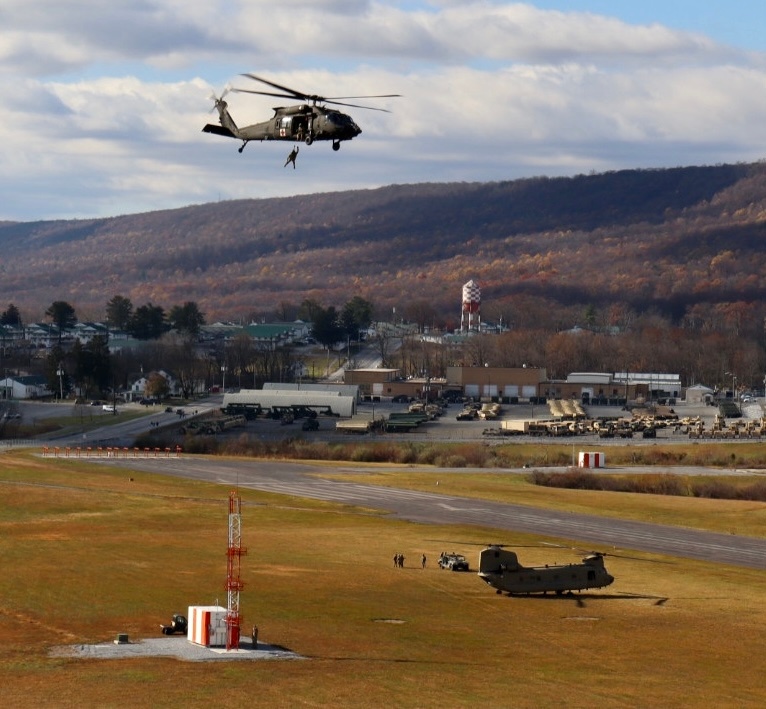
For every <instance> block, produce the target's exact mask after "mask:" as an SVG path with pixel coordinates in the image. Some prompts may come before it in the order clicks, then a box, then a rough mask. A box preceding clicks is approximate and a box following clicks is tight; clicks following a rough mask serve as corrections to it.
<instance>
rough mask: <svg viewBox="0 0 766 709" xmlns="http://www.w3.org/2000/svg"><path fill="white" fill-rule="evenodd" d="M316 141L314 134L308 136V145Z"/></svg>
mask: <svg viewBox="0 0 766 709" xmlns="http://www.w3.org/2000/svg"><path fill="white" fill-rule="evenodd" d="M313 142H314V136H313V135H307V136H306V145H311V144H312V143H313Z"/></svg>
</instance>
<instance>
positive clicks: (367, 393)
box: [343, 368, 445, 401]
mask: <svg viewBox="0 0 766 709" xmlns="http://www.w3.org/2000/svg"><path fill="white" fill-rule="evenodd" d="M343 382H344V384H355V385H356V386H358V387H359V394H360V396H361V398H362V400H367V401H369V400H380V399H388V398H393V397H395V396H406V397H409V398H410V399H423V398H427V399H437V398H438V397H439V396H441V393H442V390H443V389H444V385H445V380H444V379H430V378H428V379H426V378H417V379H416V378H412V379H402V377H401V376H400V371H399V370H398V369H383V368H376V369H347V370H346V371H345V373H344V375H343Z"/></svg>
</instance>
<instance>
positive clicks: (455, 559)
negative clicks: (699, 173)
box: [439, 553, 470, 571]
mask: <svg viewBox="0 0 766 709" xmlns="http://www.w3.org/2000/svg"><path fill="white" fill-rule="evenodd" d="M439 568H441V569H447V570H448V571H470V566H469V564H468V559H466V558H465V557H464V556H463V555H462V554H455V553H452V554H442V555H441V556H440V557H439Z"/></svg>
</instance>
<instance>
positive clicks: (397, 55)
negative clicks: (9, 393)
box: [0, 0, 766, 219]
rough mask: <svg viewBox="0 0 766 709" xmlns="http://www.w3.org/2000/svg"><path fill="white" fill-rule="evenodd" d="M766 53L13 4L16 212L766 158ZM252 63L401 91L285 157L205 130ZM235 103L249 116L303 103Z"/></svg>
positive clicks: (470, 23)
mask: <svg viewBox="0 0 766 709" xmlns="http://www.w3.org/2000/svg"><path fill="white" fill-rule="evenodd" d="M764 59H765V58H764V56H763V55H759V54H755V53H749V54H748V53H744V52H739V51H737V50H735V49H732V48H728V47H724V46H721V45H719V44H717V43H715V42H714V41H712V40H711V39H709V38H706V37H704V36H701V35H698V34H693V33H687V32H680V31H677V30H671V29H668V28H667V27H663V26H661V25H659V24H654V25H642V26H637V25H629V24H627V23H624V22H621V21H619V20H616V19H614V18H607V17H603V16H598V15H594V14H588V13H571V12H568V13H565V12H552V11H542V10H538V9H536V8H535V7H533V6H532V5H530V4H522V3H510V2H484V1H479V2H469V3H466V2H462V1H461V2H419V3H416V2H398V3H397V2H387V3H386V2H374V1H363V0H327V1H326V2H323V1H321V0H319V1H315V0H312V1H310V2H309V0H288V1H286V2H285V1H283V2H281V3H273V2H263V1H262V0H239V2H237V1H236V0H233V1H232V2H228V3H223V2H215V1H214V0H211V2H209V3H205V4H201V3H199V4H194V6H192V7H190V6H188V4H187V3H185V2H184V1H183V0H139V1H138V2H129V1H128V0H122V1H119V0H118V1H115V0H111V1H108V2H107V1H106V0H105V1H103V2H101V1H99V0H73V1H71V2H67V3H61V2H59V1H58V0H55V1H53V0H25V1H24V2H21V1H20V0H4V3H3V5H2V7H0V67H2V68H0V91H2V92H3V95H4V96H5V97H6V101H4V102H3V104H2V105H0V193H2V195H3V200H2V208H1V209H0V219H2V218H22V219H26V218H37V217H43V216H45V217H53V216H98V215H102V214H112V213H116V212H120V213H124V212H128V211H140V210H143V209H158V208H162V207H172V206H180V205H183V204H186V203H189V202H195V201H204V200H206V199H217V198H219V197H220V198H228V197H245V196H271V195H279V194H282V195H286V194H295V193H299V192H316V191H326V190H332V189H352V188H355V187H367V186H376V185H381V184H389V183H392V182H416V181H443V180H461V181H474V180H494V179H512V178H514V177H520V176H528V175H531V174H543V173H545V174H551V175H553V174H572V173H573V172H585V171H588V170H591V169H597V170H598V169H614V168H622V167H639V166H661V165H679V164H690V163H694V164H700V163H705V162H725V161H729V160H749V159H757V158H759V157H760V156H761V155H762V153H763V149H762V147H761V146H766V128H764V121H763V116H764V115H766V91H764V89H765V88H766V86H765V84H766V69H765V61H764ZM246 71H255V72H256V73H259V74H265V75H266V76H267V77H268V78H270V79H273V80H274V81H276V82H278V83H280V84H284V85H286V86H290V87H294V88H296V89H298V90H299V91H305V92H307V93H320V94H324V95H328V96H357V95H360V94H379V93H385V94H388V93H401V94H403V97H402V98H400V99H381V100H376V101H370V102H369V103H370V104H371V105H374V106H379V107H383V108H387V109H390V110H392V111H393V112H392V113H390V114H388V113H381V112H376V111H365V110H363V109H356V108H354V109H348V112H349V113H351V114H352V115H353V117H354V118H355V120H356V121H357V122H358V123H359V124H360V125H361V127H362V129H363V134H362V135H361V136H360V137H359V138H357V139H355V140H354V141H353V142H351V143H347V144H344V145H343V147H342V149H341V151H340V152H339V153H333V152H332V151H331V150H329V146H327V145H324V144H317V145H315V146H312V147H311V148H310V149H309V148H306V149H304V150H302V151H301V156H300V159H299V169H298V170H296V171H292V170H289V171H288V170H282V168H281V166H282V163H283V162H284V155H283V153H286V152H287V150H288V147H287V146H285V145H284V144H275V143H271V144H269V143H264V144H254V145H250V146H248V148H247V150H245V152H244V153H243V154H242V155H239V154H238V153H237V150H236V149H237V147H238V143H237V141H233V140H227V139H224V138H220V137H217V136H212V135H207V134H202V133H201V132H200V131H201V128H202V126H203V125H204V123H205V122H207V121H214V120H215V117H214V116H211V115H210V114H209V113H207V111H208V110H209V109H210V107H211V105H212V104H211V102H210V100H209V96H210V94H211V93H212V92H213V91H215V92H216V93H218V92H220V91H221V89H222V88H223V84H224V83H225V82H226V81H231V82H232V83H233V84H235V85H236V86H241V87H248V84H249V83H250V82H249V80H248V79H246V78H244V77H240V76H238V73H239V72H246ZM255 88H257V87H255ZM227 100H228V101H229V103H230V106H231V110H232V113H233V115H234V117H235V119H236V120H237V121H238V123H239V124H240V125H245V124H248V123H252V122H256V121H260V120H264V119H266V118H267V117H269V116H270V115H271V107H272V106H274V105H277V104H278V103H283V102H284V101H282V100H280V99H274V98H268V97H255V96H248V95H243V94H230V95H229V97H228V99H227ZM359 102H360V103H365V102H364V101H359ZM288 173H289V174H288ZM35 194H37V195H40V198H39V199H34V198H33V197H32V196H31V195H35Z"/></svg>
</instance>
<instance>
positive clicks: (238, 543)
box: [226, 491, 247, 650]
mask: <svg viewBox="0 0 766 709" xmlns="http://www.w3.org/2000/svg"><path fill="white" fill-rule="evenodd" d="M241 510H242V499H241V498H240V496H239V494H238V493H237V492H234V491H232V492H230V493H229V546H228V549H227V551H226V593H227V601H228V602H227V605H226V649H227V650H231V649H232V648H233V649H235V650H236V649H237V648H238V647H239V636H240V627H241V625H242V618H241V616H240V612H239V594H240V591H241V590H242V588H243V583H242V580H241V578H240V574H241V570H242V557H243V556H244V555H245V554H247V549H245V548H244V547H243V546H242V513H241Z"/></svg>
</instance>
